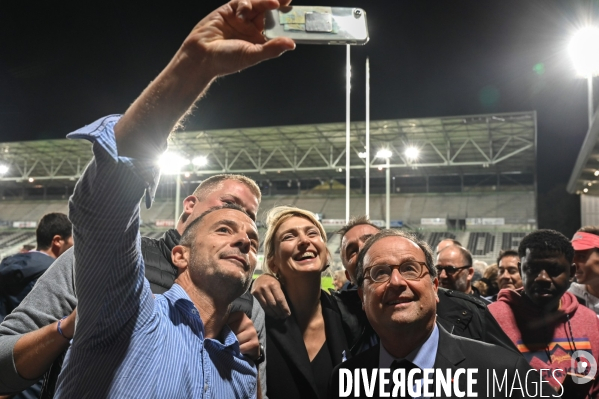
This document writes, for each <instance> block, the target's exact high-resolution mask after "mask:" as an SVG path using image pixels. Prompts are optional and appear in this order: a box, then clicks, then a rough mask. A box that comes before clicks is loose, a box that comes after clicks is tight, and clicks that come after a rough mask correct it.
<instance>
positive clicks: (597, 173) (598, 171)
mask: <svg viewBox="0 0 599 399" xmlns="http://www.w3.org/2000/svg"><path fill="white" fill-rule="evenodd" d="M0 173H1V171H0ZM593 174H594V175H595V176H599V170H596V171H595V173H593Z"/></svg>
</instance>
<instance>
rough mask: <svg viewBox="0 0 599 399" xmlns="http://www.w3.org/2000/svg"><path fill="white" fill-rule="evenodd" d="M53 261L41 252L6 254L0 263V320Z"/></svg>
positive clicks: (19, 301)
mask: <svg viewBox="0 0 599 399" xmlns="http://www.w3.org/2000/svg"><path fill="white" fill-rule="evenodd" d="M52 262H54V258H53V257H51V256H49V255H46V254H45V253H43V252H38V251H31V252H26V253H22V254H16V255H13V256H8V257H6V258H4V259H3V260H2V263H0V322H1V321H2V320H3V319H4V318H5V317H6V315H7V314H9V313H10V312H12V311H13V310H14V308H16V307H17V306H19V304H20V303H21V301H22V300H23V298H25V297H26V296H27V294H29V291H31V289H32V288H33V286H34V285H35V282H36V281H37V279H38V278H40V276H41V275H42V274H44V272H45V271H46V270H48V268H49V267H50V265H51V264H52Z"/></svg>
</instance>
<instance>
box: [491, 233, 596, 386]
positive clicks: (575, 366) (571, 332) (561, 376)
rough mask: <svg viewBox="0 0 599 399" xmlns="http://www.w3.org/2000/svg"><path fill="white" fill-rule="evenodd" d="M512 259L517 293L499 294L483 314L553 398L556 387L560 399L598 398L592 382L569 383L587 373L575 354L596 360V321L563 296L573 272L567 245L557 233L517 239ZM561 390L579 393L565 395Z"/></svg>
mask: <svg viewBox="0 0 599 399" xmlns="http://www.w3.org/2000/svg"><path fill="white" fill-rule="evenodd" d="M518 256H519V257H520V269H521V272H522V283H523V288H519V289H516V290H501V291H500V292H499V295H498V298H497V302H495V303H493V304H491V305H489V310H490V311H491V313H492V314H493V316H495V319H497V322H498V323H499V324H500V325H501V327H502V328H503V330H504V331H505V333H506V334H507V335H508V336H509V337H510V339H511V340H512V342H513V343H514V344H515V345H516V346H517V347H518V349H519V350H520V352H522V354H523V355H524V357H525V358H526V360H528V362H529V363H530V365H531V366H532V367H534V368H536V369H537V370H541V372H542V375H543V379H544V380H546V381H548V382H549V384H550V385H551V386H552V387H553V388H554V389H555V390H556V392H557V395H559V392H560V384H561V385H564V386H566V392H565V394H564V395H562V397H564V398H578V397H580V398H586V397H590V398H596V397H598V396H599V384H598V381H599V379H598V378H595V380H594V381H592V382H588V383H586V384H574V383H572V381H571V379H572V380H574V381H576V378H578V377H576V376H574V377H570V375H571V374H579V375H587V374H589V373H590V372H591V371H592V370H590V368H591V363H592V360H591V359H587V357H585V356H584V355H581V354H580V353H577V352H578V351H586V352H589V353H590V354H591V355H592V356H593V357H594V359H598V358H599V321H598V319H597V316H596V314H595V312H593V311H592V310H590V309H588V308H586V307H584V306H583V305H581V304H579V303H578V300H577V299H576V297H575V296H574V295H573V294H571V293H570V292H567V291H566V290H567V289H568V286H569V285H570V278H571V277H572V275H573V274H574V272H575V266H574V265H573V263H572V259H573V257H574V249H573V248H572V244H571V243H570V241H569V240H568V238H566V237H565V236H564V235H563V234H561V233H559V232H557V231H554V230H538V231H534V232H532V233H530V234H528V235H527V236H525V237H524V238H523V239H522V241H521V242H520V246H519V247H518ZM581 359H584V360H582V361H581ZM585 361H586V363H587V365H586V366H585V365H584V364H583V362H585ZM581 365H582V366H584V367H582V368H580V367H581ZM589 377H594V375H589ZM567 386H571V387H575V388H579V389H580V390H581V391H582V392H578V391H577V392H576V393H572V392H570V393H568V388H567ZM587 395H588V396H587Z"/></svg>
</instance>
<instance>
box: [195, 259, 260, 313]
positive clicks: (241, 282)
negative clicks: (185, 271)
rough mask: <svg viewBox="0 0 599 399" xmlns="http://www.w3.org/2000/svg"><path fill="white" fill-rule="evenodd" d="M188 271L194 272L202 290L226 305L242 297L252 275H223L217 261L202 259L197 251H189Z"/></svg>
mask: <svg viewBox="0 0 599 399" xmlns="http://www.w3.org/2000/svg"><path fill="white" fill-rule="evenodd" d="M190 260H191V263H190V269H191V271H195V272H196V273H194V274H198V275H200V276H202V280H205V281H200V284H201V285H202V287H201V288H202V290H203V291H206V292H210V293H211V295H213V296H214V297H215V298H219V299H221V300H224V301H227V303H230V302H233V300H235V299H236V298H238V297H240V296H241V295H243V294H244V293H245V292H246V291H247V290H248V288H249V287H250V284H251V282H252V274H251V273H249V274H248V275H247V276H246V275H242V274H241V273H239V274H236V275H231V274H228V273H224V271H223V270H221V269H220V267H219V264H218V260H214V259H202V257H201V255H200V254H199V253H198V251H194V249H193V248H191V249H190Z"/></svg>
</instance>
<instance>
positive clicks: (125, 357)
mask: <svg viewBox="0 0 599 399" xmlns="http://www.w3.org/2000/svg"><path fill="white" fill-rule="evenodd" d="M118 119H119V117H118V116H109V117H106V118H103V119H100V120H98V121H96V122H94V123H93V124H91V125H88V126H86V127H84V128H82V129H80V130H77V131H76V132H74V133H71V134H70V135H69V136H68V137H69V138H85V139H88V140H90V141H92V142H93V152H94V158H93V160H92V161H91V163H90V164H89V165H88V167H87V169H86V170H85V172H84V174H83V176H82V177H81V179H80V180H79V182H78V183H77V186H76V188H75V192H74V193H73V196H72V197H71V199H70V202H69V209H70V210H69V212H70V213H69V217H70V219H71V222H72V223H73V236H74V241H75V242H76V245H75V247H74V251H75V289H76V293H77V297H78V305H77V325H76V332H75V336H74V338H73V342H72V345H71V347H70V349H69V352H68V353H67V356H66V358H65V363H64V368H63V370H62V373H61V374H60V377H59V381H58V388H57V391H56V397H57V398H78V399H79V398H107V397H110V398H161V399H162V398H186V399H187V398H218V399H220V398H246V397H255V396H256V388H257V373H256V368H255V366H254V365H253V364H251V363H249V362H248V361H247V360H246V359H245V358H244V357H243V356H242V355H241V353H240V351H239V343H238V342H237V338H236V337H235V335H234V334H233V333H232V332H231V330H229V329H228V327H225V328H224V330H223V332H222V334H221V337H224V338H223V342H220V341H219V340H216V339H208V338H205V337H204V324H203V323H202V319H201V318H200V315H199V312H198V310H197V309H196V307H195V306H194V305H193V303H192V302H191V300H190V298H189V296H188V295H187V293H186V292H185V291H184V290H183V288H182V287H181V286H179V285H177V284H174V285H173V287H172V288H171V289H170V290H169V291H167V292H166V293H165V294H164V295H156V297H154V296H153V295H152V293H151V291H150V286H149V283H148V281H147V280H146V279H145V277H144V261H143V258H142V256H141V251H140V248H141V244H140V242H141V241H140V234H139V203H140V198H141V197H142V195H143V193H144V191H145V190H147V192H149V193H152V192H154V191H155V186H156V184H157V181H158V173H157V168H156V166H155V160H153V159H145V160H143V159H142V160H134V159H131V158H125V157H119V156H118V153H117V148H116V141H115V138H114V131H113V128H114V125H115V124H116V122H117V121H118Z"/></svg>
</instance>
